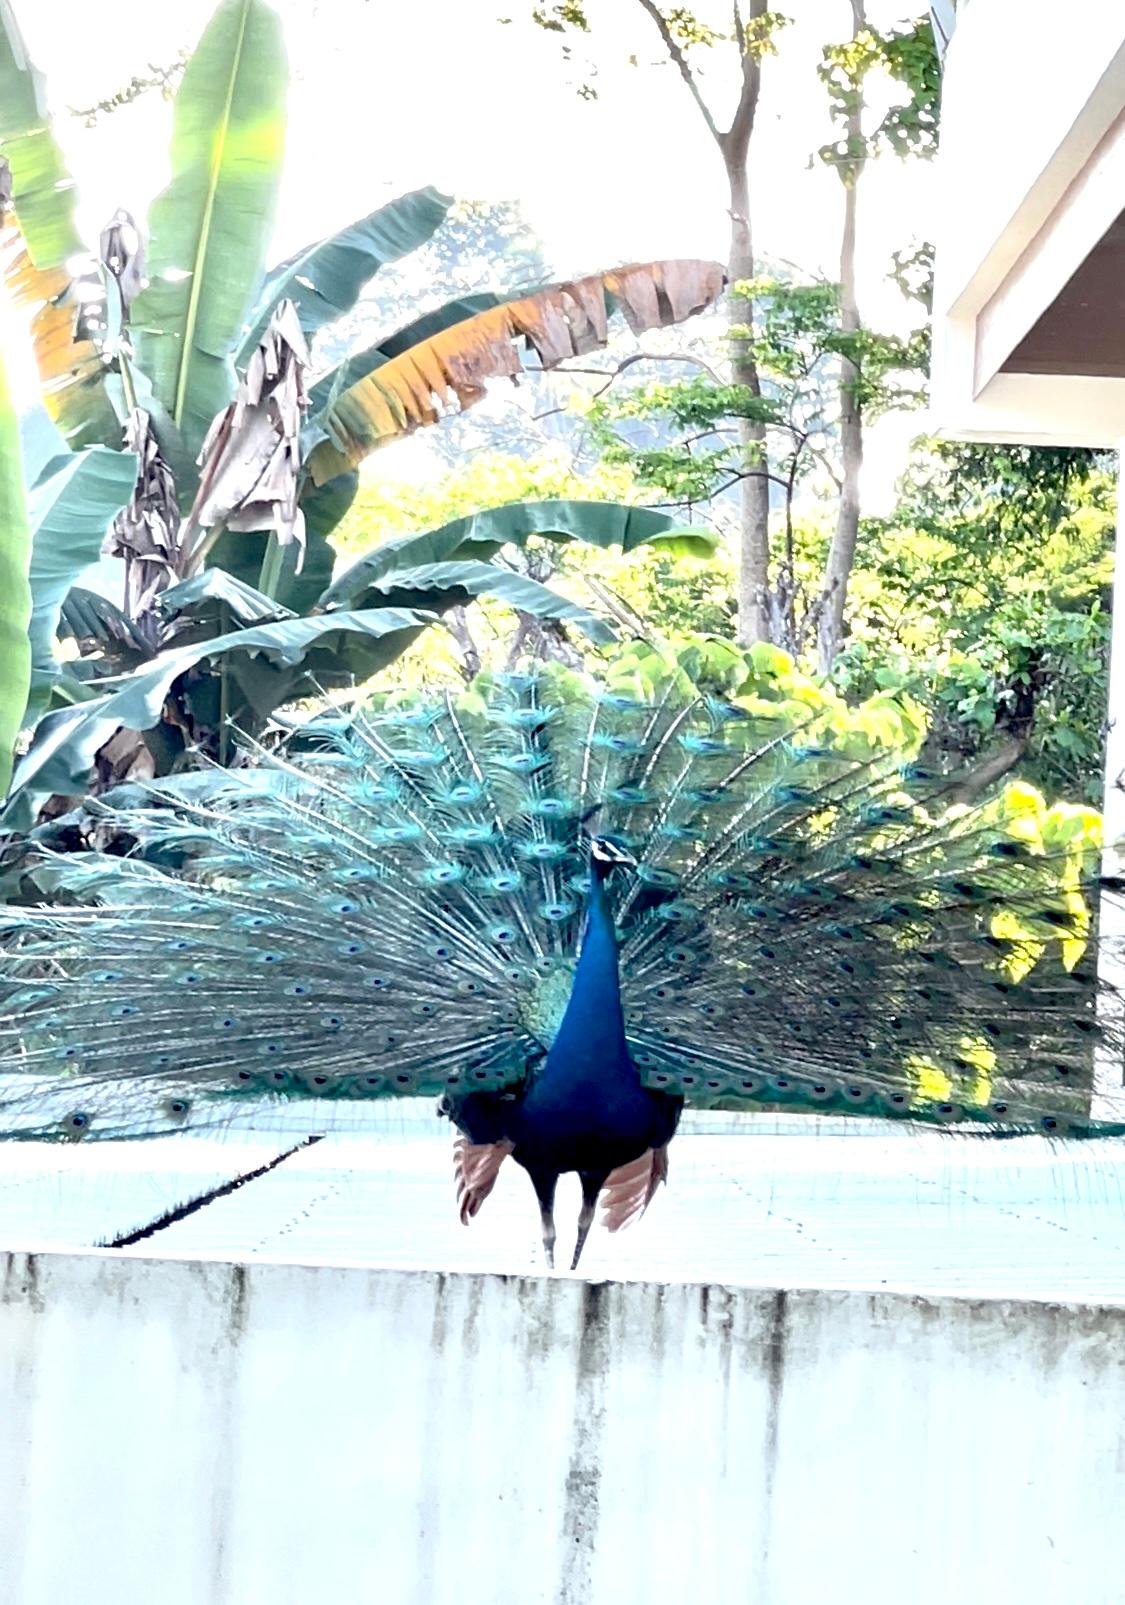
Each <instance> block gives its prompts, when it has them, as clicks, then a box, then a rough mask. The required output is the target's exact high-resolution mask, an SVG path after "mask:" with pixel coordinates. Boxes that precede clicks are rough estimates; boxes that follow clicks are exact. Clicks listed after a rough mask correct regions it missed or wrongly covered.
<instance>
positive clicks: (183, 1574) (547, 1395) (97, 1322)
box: [0, 1255, 1125, 1605]
mask: <svg viewBox="0 0 1125 1605" xmlns="http://www.w3.org/2000/svg"><path fill="white" fill-rule="evenodd" d="M1123 1433H1125V1310H1123V1309H1120V1308H1116V1309H1091V1308H1083V1307H1078V1306H1068V1305H1051V1304H1039V1305H1036V1304H1020V1303H1010V1302H1004V1301H985V1302H974V1301H968V1300H966V1301H957V1300H944V1299H939V1300H926V1299H923V1298H917V1297H910V1296H905V1295H890V1294H872V1295H866V1294H848V1293H827V1292H791V1293H788V1294H785V1293H778V1292H774V1291H769V1290H764V1291H763V1290H754V1289H741V1290H738V1291H732V1290H728V1289H724V1288H722V1287H715V1286H713V1287H694V1286H658V1285H652V1284H644V1283H633V1284H600V1285H599V1284H586V1283H583V1282H581V1281H578V1280H576V1279H570V1278H563V1277H560V1278H556V1279H546V1278H543V1279H540V1278H504V1277H498V1276H476V1277H454V1276H443V1275H440V1274H431V1273H420V1272H419V1273H407V1272H398V1273H396V1272H386V1271H372V1270H352V1269H332V1268H313V1267H301V1266H288V1265H261V1264H259V1265H254V1266H252V1267H249V1268H246V1267H239V1266H235V1265H223V1264H214V1263H212V1264H206V1263H176V1262H160V1261H144V1260H137V1259H119V1258H114V1257H112V1256H99V1255H88V1256H60V1257H52V1256H45V1257H41V1258H28V1257H26V1256H22V1255H14V1256H9V1257H7V1261H6V1266H5V1262H4V1261H2V1260H0V1599H2V1600H3V1601H4V1605H63V1602H66V1605H70V1602H74V1605H103V1602H104V1605H111V1602H112V1605H220V1602H221V1605H259V1602H262V1605H264V1602H267V1601H268V1602H269V1605H336V1602H340V1605H359V1602H367V1601H380V1602H386V1605H454V1602H456V1605H496V1602H501V1601H504V1602H507V1601H519V1602H520V1605H523V1602H527V1605H535V1602H540V1601H542V1602H552V1605H632V1602H633V1601H637V1602H641V1601H643V1602H644V1605H672V1602H676V1605H682V1602H685V1601H692V1600H708V1601H709V1602H711V1605H723V1602H726V1601H738V1602H742V1601H754V1602H756V1605H757V1602H760V1605H814V1602H815V1605H825V1602H826V1601H840V1602H843V1605H848V1602H850V1601H852V1600H862V1601H863V1602H864V1605H906V1602H910V1605H939V1602H940V1605H950V1602H951V1601H956V1602H957V1605H978V1602H980V1605H984V1602H985V1601H987V1602H988V1605H1007V1602H1011V1605H1047V1602H1048V1601H1051V1602H1053V1601H1056V1600H1060V1601H1061V1600H1064V1599H1065V1600H1072V1601H1075V1602H1081V1605H1119V1602H1120V1601H1121V1599H1122V1597H1123V1595H1125V1584H1123V1582H1122V1576H1123V1572H1122V1559H1121V1554H1122V1551H1121V1544H1120V1523H1121V1512H1122V1509H1123V1508H1125V1449H1123Z"/></svg>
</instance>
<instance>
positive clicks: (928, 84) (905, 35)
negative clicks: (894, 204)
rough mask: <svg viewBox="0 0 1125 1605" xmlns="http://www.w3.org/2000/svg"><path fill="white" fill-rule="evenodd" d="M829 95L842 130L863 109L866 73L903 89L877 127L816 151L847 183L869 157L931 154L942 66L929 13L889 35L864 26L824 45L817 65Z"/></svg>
mask: <svg viewBox="0 0 1125 1605" xmlns="http://www.w3.org/2000/svg"><path fill="white" fill-rule="evenodd" d="M818 70H819V73H820V78H821V82H822V83H823V84H824V86H825V88H826V89H827V91H828V101H829V107H830V109H831V113H832V117H833V120H834V121H835V122H836V123H837V124H839V125H841V126H844V125H846V124H847V122H848V119H849V118H851V117H853V116H854V115H855V114H856V113H857V111H859V110H860V109H861V108H862V105H863V85H864V80H865V79H866V77H867V75H868V73H870V72H872V71H873V70H874V71H881V72H884V73H886V74H888V76H889V77H891V78H892V79H894V80H895V82H896V83H897V84H899V85H900V86H901V87H902V88H903V89H904V90H905V91H906V97H907V98H906V99H905V101H901V102H898V103H896V104H895V105H892V106H891V107H890V108H889V109H888V110H887V111H886V112H885V113H884V115H883V117H882V119H881V120H880V122H879V124H878V125H877V127H876V128H875V129H874V130H873V131H872V132H870V133H868V134H864V135H862V136H860V138H859V140H858V141H857V140H856V139H855V137H854V136H852V137H850V138H849V137H847V136H845V137H842V138H840V139H837V140H835V141H833V142H832V143H831V144H828V145H824V146H822V147H821V150H820V152H819V154H820V159H821V161H823V162H826V163H828V164H829V165H830V166H833V167H835V168H837V170H838V172H839V174H840V177H841V178H842V179H843V181H844V182H845V183H847V184H850V183H854V182H855V179H856V176H857V172H858V168H859V167H860V166H861V165H862V164H863V162H864V161H865V160H867V158H868V157H870V156H877V155H879V154H880V152H882V151H889V152H891V153H892V154H894V155H895V156H922V157H930V156H933V155H934V154H935V153H936V151H937V131H938V116H939V111H940V105H941V65H940V62H939V61H938V55H937V49H936V46H935V44H934V33H933V27H932V25H931V22H930V18H929V15H928V13H927V14H924V15H922V16H919V17H918V18H917V19H916V20H915V21H914V22H913V23H911V24H909V25H908V26H906V27H903V28H899V29H892V30H891V31H890V32H888V33H878V32H877V31H875V30H874V29H872V28H870V27H868V28H864V29H862V30H861V31H860V32H859V33H858V34H857V35H856V36H855V38H853V39H848V40H846V41H845V42H844V43H842V44H836V45H828V46H827V47H826V48H825V50H824V55H823V59H822V61H821V65H820V67H819V69H818Z"/></svg>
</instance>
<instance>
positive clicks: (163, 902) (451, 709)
mask: <svg viewBox="0 0 1125 1605" xmlns="http://www.w3.org/2000/svg"><path fill="white" fill-rule="evenodd" d="M573 678H574V677H571V679H572V680H573ZM587 820H589V821H590V823H589V828H590V829H596V831H597V832H598V833H599V834H610V835H614V836H616V837H618V838H619V839H620V840H621V841H622V843H623V844H624V845H625V846H627V847H628V848H630V849H631V851H632V853H633V855H634V856H635V858H636V860H637V865H636V869H635V870H634V871H630V872H621V873H616V874H615V875H614V877H613V879H612V881H611V882H610V888H611V895H612V897H613V899H614V914H615V920H616V923H617V927H618V931H619V935H620V940H621V972H622V994H623V998H624V1002H625V1007H626V1025H627V1032H628V1039H629V1043H630V1049H631V1052H632V1055H633V1058H634V1061H635V1063H636V1064H637V1066H638V1068H639V1070H640V1071H641V1074H642V1077H643V1079H644V1080H645V1081H646V1082H647V1084H648V1085H650V1086H651V1087H653V1088H657V1089H660V1090H663V1091H669V1092H682V1093H683V1094H684V1095H685V1096H686V1097H687V1099H688V1101H689V1102H690V1103H692V1104H695V1105H697V1106H702V1107H717V1108H732V1109H739V1108H761V1107H763V1106H770V1107H772V1106H776V1105H778V1104H786V1105H791V1106H795V1107H803V1108H808V1109H838V1110H843V1111H847V1112H850V1113H856V1114H878V1115H880V1116H883V1117H888V1116H889V1117H898V1118H904V1119H909V1120H913V1121H920V1122H923V1123H931V1124H943V1123H944V1124H949V1123H951V1122H952V1123H960V1122H963V1121H967V1122H970V1123H972V1124H974V1125H975V1126H977V1127H979V1128H980V1129H981V1130H987V1131H993V1132H996V1133H1002V1132H1008V1131H1012V1130H1029V1129H1030V1130H1038V1131H1042V1132H1046V1133H1049V1134H1052V1135H1065V1134H1070V1135H1085V1134H1088V1133H1096V1134H1103V1133H1106V1132H1117V1131H1123V1130H1125V1124H1121V1123H1118V1122H1117V1121H1116V1120H1115V1119H1114V1118H1112V1113H1111V1112H1110V1113H1103V1111H1102V1109H1101V1107H1100V1105H1095V1102H1094V1089H1095V1068H1096V1066H1097V1067H1099V1068H1100V1069H1101V1070H1104V1071H1105V1072H1106V1076H1105V1079H1107V1080H1109V1081H1113V1079H1114V1077H1116V1081H1115V1082H1114V1084H1115V1085H1120V1083H1121V1080H1122V1077H1121V1074H1120V1067H1121V1064H1122V1029H1121V1019H1122V1011H1121V1008H1120V1000H1119V994H1118V992H1117V991H1116V988H1115V986H1114V985H1113V984H1111V983H1110V982H1108V981H1107V980H1106V979H1105V974H1106V972H1107V971H1108V970H1112V971H1113V974H1116V973H1117V971H1116V969H1114V968H1113V967H1114V965H1115V964H1116V962H1117V957H1116V954H1115V952H1114V946H1115V944H1114V943H1113V942H1111V941H1110V940H1109V939H1108V938H1103V940H1102V942H1101V944H1100V948H1099V944H1098V941H1097V939H1096V921H1095V919H1094V915H1095V913H1096V906H1097V903H1098V900H1099V898H1101V897H1108V898H1111V899H1119V897H1120V889H1119V888H1117V887H1116V886H1109V885H1107V884H1106V883H1104V882H1102V881H1100V880H1099V877H1098V874H1097V846H1096V841H1095V839H1094V836H1093V834H1092V830H1091V828H1090V822H1089V819H1088V817H1087V816H1084V815H1083V814H1082V812H1081V811H1080V810H1070V811H1067V810H1057V809H1056V810H1048V809H1046V808H1045V806H1044V805H1043V803H1042V800H1041V799H1039V798H1038V797H1037V796H1036V794H1034V793H1031V792H1030V791H1028V790H1027V789H1026V788H1025V789H1023V790H1020V789H1019V788H1013V789H1010V790H1009V792H1008V793H1007V794H1005V796H1004V797H1003V798H1002V799H998V800H994V801H993V802H991V803H988V804H985V805H983V806H981V807H977V808H974V809H950V808H949V807H948V799H947V797H946V796H945V795H944V792H943V788H942V782H941V781H940V778H938V777H934V776H929V775H927V774H926V773H925V772H924V771H923V770H922V769H921V768H920V767H919V766H918V765H917V764H916V763H913V762H911V761H910V760H909V758H908V757H905V758H904V757H903V755H901V754H899V753H896V752H891V751H888V750H885V749H881V748H879V747H878V746H877V745H875V744H872V743H868V744H866V745H863V744H858V745H857V744H856V743H855V742H852V743H851V745H849V743H848V742H833V741H827V740H825V739H824V738H822V737H819V736H814V734H813V733H812V731H811V729H810V731H808V732H802V731H799V730H798V731H794V730H792V729H785V728H779V725H778V723H777V722H776V721H773V720H771V719H769V718H763V717H761V716H760V715H759V714H755V715H754V716H751V715H749V714H747V713H745V712H743V711H741V710H739V709H736V708H731V707H729V706H726V705H722V704H717V703H712V702H709V701H707V700H706V699H697V700H694V701H685V700H684V699H682V698H681V697H678V696H676V695H674V694H673V693H672V692H669V693H668V694H667V695H666V696H665V697H663V698H662V699H660V700H658V701H657V702H655V703H654V704H642V703H639V702H636V701H633V700H630V699H628V698H624V697H619V696H614V695H610V694H607V693H604V692H602V693H597V694H594V695H592V696H591V695H590V693H589V691H588V690H587V689H585V688H583V687H581V686H576V685H574V684H571V683H569V682H568V681H567V679H566V678H565V677H562V676H556V677H552V676H550V675H543V676H539V677H530V678H518V677H516V678H512V679H510V680H505V681H501V682H497V683H495V684H493V685H492V686H490V687H487V688H485V690H484V691H474V692H472V693H470V695H469V696H467V697H465V698H463V699H461V700H460V702H459V703H456V704H455V703H454V702H453V701H452V700H451V699H446V700H444V701H441V702H436V703H434V702H429V703H421V704H414V703H408V704H406V705H404V706H402V707H399V708H393V707H392V708H387V709H384V710H383V711H381V712H378V713H374V714H372V715H370V716H369V717H368V718H366V719H363V720H360V721H358V722H356V723H355V724H354V725H352V726H350V727H348V728H347V729H345V730H343V731H342V732H341V731H338V730H337V731H332V730H328V731H326V732H325V733H324V735H323V744H322V749H321V750H319V751H313V752H309V753H304V754H301V755H296V754H290V755H289V756H288V757H286V756H284V755H282V756H280V757H266V756H263V758H262V761H261V764H260V765H259V767H258V768H256V769H252V770H245V771H236V772H232V773H229V774H224V773H220V774H218V775H215V776H213V777H211V778H210V780H209V781H207V782H205V783H200V784H198V785H196V786H195V787H194V788H193V789H188V790H185V792H184V793H183V794H176V793H175V790H174V788H169V789H168V791H167V792H166V794H161V793H160V791H159V788H154V791H153V794H152V795H151V796H150V797H148V798H145V799H143V802H142V801H138V802H137V803H136V804H135V805H129V806H125V805H122V806H119V807H118V808H117V809H115V810H113V811H111V812H110V813H109V814H108V815H106V816H105V817H104V818H102V819H101V820H100V821H99V825H98V831H99V836H100V838H101V839H102V840H103V841H108V840H109V839H110V838H112V845H113V847H114V851H105V852H85V853H83V852H78V853H58V854H52V853H51V852H50V851H49V850H47V849H44V850H42V851H41V853H40V855H39V857H38V859H37V860H36V861H35V862H33V863H32V864H31V865H30V867H29V868H28V869H27V870H26V871H25V875H24V896H25V900H26V901H25V904H24V905H22V906H12V905H10V906H8V907H7V908H6V909H5V910H4V911H3V913H2V915H0V944H2V949H3V952H2V958H0V988H2V993H0V1009H2V1018H0V1136H9V1137H34V1138H50V1137H58V1138H79V1137H89V1136H94V1137H97V1136H110V1137H114V1136H141V1135H149V1134H158V1133H164V1132H170V1131H175V1130H182V1129H185V1128H188V1129H195V1128H206V1127H208V1126H213V1125H216V1124H221V1123H224V1122H229V1121H231V1120H232V1119H234V1118H238V1119H244V1120H249V1121H251V1122H252V1123H254V1124H257V1125H259V1126H261V1125H263V1124H264V1125H267V1126H268V1124H269V1120H270V1114H271V1110H273V1109H274V1108H275V1107H276V1105H277V1103H278V1101H279V1100H285V1099H302V1100H303V1099H316V1100H318V1106H319V1110H318V1129H319V1128H320V1127H326V1128H331V1127H338V1126H345V1127H346V1126H347V1124H348V1122H349V1119H350V1116H351V1112H352V1111H354V1110H355V1109H356V1108H357V1106H358V1105H360V1104H362V1103H363V1102H364V1101H365V1100H369V1099H371V1098H383V1097H388V1096H404V1095H414V1094H418V1093H436V1092H440V1093H444V1094H445V1095H446V1096H447V1097H448V1098H450V1099H451V1100H452V1102H453V1105H454V1106H455V1107H460V1106H462V1105H463V1104H464V1101H465V1100H466V1099H468V1098H470V1097H471V1095H472V1094H473V1093H474V1092H478V1091H483V1092H497V1091H503V1090H505V1089H508V1090H511V1091H513V1092H518V1089H519V1088H520V1087H521V1086H522V1085H523V1084H525V1083H526V1081H527V1079H528V1077H529V1076H531V1075H533V1074H534V1073H535V1067H536V1065H537V1064H538V1063H539V1062H540V1061H541V1060H542V1056H543V1054H544V1052H545V1051H546V1049H547V1048H548V1047H549V1045H550V1042H551V1041H552V1039H553V1035H554V1032H555V1030H556V1029H557V1026H558V1023H559V1020H560V1019H561V1017H562V1013H563V1010H564V1008H565V1005H566V1001H567V998H568V996H569V988H570V983H571V978H572V975H573V969H574V961H575V956H576V950H577V946H578V941H579V927H580V913H581V907H582V898H583V893H584V889H585V886H586V882H587V877H588V858H587V846H586V829H587V825H586V821H587ZM123 848H124V849H125V850H126V856H120V854H121V851H122V849H123ZM1114 928H1115V929H1120V925H1115V927H1114ZM1099 955H1100V958H1101V963H1102V970H1103V979H1102V981H1101V982H1100V983H1099V979H1098V964H1099ZM485 1137H487V1133H485V1134H484V1135H483V1136H482V1138H481V1140H482V1141H483V1140H484V1139H485ZM472 1140H473V1141H474V1142H475V1141H477V1136H476V1134H475V1133H474V1135H473V1139H472ZM474 1174H475V1172H474ZM464 1179H465V1188H464V1190H463V1195H464V1196H468V1195H470V1194H474V1196H475V1192H474V1189H475V1186H476V1184H475V1182H474V1180H473V1178H472V1177H470V1176H469V1174H468V1172H466V1174H465V1178H464Z"/></svg>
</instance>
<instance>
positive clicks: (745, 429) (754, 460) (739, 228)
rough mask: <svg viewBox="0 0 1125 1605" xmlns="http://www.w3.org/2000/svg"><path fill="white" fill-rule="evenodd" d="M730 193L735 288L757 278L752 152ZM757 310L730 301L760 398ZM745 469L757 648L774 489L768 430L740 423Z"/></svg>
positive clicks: (742, 604) (741, 585)
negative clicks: (745, 330)
mask: <svg viewBox="0 0 1125 1605" xmlns="http://www.w3.org/2000/svg"><path fill="white" fill-rule="evenodd" d="M724 162H725V165H726V171H727V184H728V187H729V192H730V256H729V258H728V260H727V276H728V278H729V279H730V282H731V284H737V283H738V282H739V280H740V279H750V278H753V276H754V242H753V237H752V235H751V232H750V177H749V173H748V171H747V151H746V150H745V149H743V150H742V151H741V152H733V153H731V155H730V156H728V155H727V154H726V153H724ZM753 310H754V309H753V306H752V304H751V303H750V302H749V301H748V300H746V299H745V298H744V297H742V296H735V295H731V296H730V297H729V298H728V316H729V322H730V327H731V331H732V334H731V378H732V379H733V381H734V383H735V384H736V385H745V386H746V388H747V389H748V390H750V391H752V392H753V394H754V395H756V396H757V395H760V394H761V384H760V382H759V379H758V365H757V363H756V362H755V360H754V352H753V348H752V346H750V345H749V343H748V342H747V341H745V340H740V339H738V337H737V336H736V335H735V334H734V330H735V329H736V328H737V327H739V326H740V325H741V326H745V325H747V324H749V323H750V322H751V319H752V317H753ZM738 435H739V443H740V445H741V447H742V452H743V458H744V463H743V466H744V469H745V470H747V472H746V474H745V477H744V478H743V480H742V484H741V487H740V494H741V504H742V505H741V518H740V525H741V535H742V539H741V546H740V550H739V563H738V641H739V645H740V646H752V645H753V644H754V642H755V641H768V640H769V639H770V609H769V588H770V528H769V519H770V484H769V479H768V478H767V474H768V471H769V458H768V454H767V450H766V431H765V426H764V425H763V424H760V423H753V422H751V421H750V420H749V419H742V420H741V421H740V424H739V431H738Z"/></svg>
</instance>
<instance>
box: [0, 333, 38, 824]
mask: <svg viewBox="0 0 1125 1605" xmlns="http://www.w3.org/2000/svg"><path fill="white" fill-rule="evenodd" d="M30 559H31V532H30V530H29V528H28V522H27V507H26V504H25V501H24V491H23V472H22V467H21V462H20V437H19V420H18V419H17V417H16V411H15V408H14V406H13V405H12V399H11V396H10V394H9V392H8V381H7V375H6V373H5V369H4V359H3V352H2V350H0V793H2V792H4V791H6V790H7V787H8V781H9V780H10V778H11V773H12V749H13V747H14V745H15V740H16V737H17V735H18V734H19V730H20V725H21V723H22V715H23V711H24V704H25V702H26V700H27V692H28V687H29V685H30V682H31V646H30V642H29V639H28V620H29V618H30V616H31V590H30V587H29V585H28V578H27V570H28V565H29V562H30Z"/></svg>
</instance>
